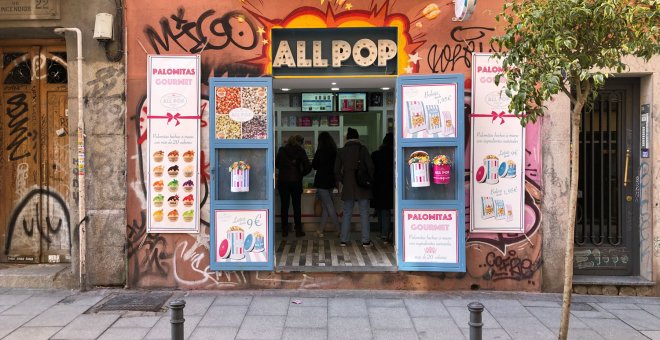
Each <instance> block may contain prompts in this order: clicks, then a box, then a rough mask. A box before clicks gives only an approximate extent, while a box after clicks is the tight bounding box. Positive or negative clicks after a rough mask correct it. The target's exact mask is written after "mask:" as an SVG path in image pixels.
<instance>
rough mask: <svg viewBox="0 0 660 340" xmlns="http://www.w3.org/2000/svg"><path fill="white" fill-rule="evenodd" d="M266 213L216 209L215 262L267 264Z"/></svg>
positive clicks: (265, 211)
mask: <svg viewBox="0 0 660 340" xmlns="http://www.w3.org/2000/svg"><path fill="white" fill-rule="evenodd" d="M268 240H269V238H268V210H216V211H215V241H216V242H215V244H216V249H214V250H213V251H215V256H216V259H217V262H268V252H269V251H268V250H269V247H270V244H268Z"/></svg>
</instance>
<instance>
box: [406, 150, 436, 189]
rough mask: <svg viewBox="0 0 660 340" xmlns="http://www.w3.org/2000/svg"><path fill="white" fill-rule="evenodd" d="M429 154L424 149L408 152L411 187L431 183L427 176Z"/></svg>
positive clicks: (425, 185)
mask: <svg viewBox="0 0 660 340" xmlns="http://www.w3.org/2000/svg"><path fill="white" fill-rule="evenodd" d="M429 163H430V159H429V154H428V153H426V152H424V151H415V152H413V153H412V154H410V158H409V159H408V165H409V166H410V181H411V186H412V187H413V188H420V187H428V186H430V185H431V183H430V176H429Z"/></svg>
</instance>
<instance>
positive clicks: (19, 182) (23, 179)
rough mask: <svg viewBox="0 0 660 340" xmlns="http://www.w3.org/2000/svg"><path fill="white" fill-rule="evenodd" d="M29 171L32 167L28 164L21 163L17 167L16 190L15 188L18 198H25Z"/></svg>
mask: <svg viewBox="0 0 660 340" xmlns="http://www.w3.org/2000/svg"><path fill="white" fill-rule="evenodd" d="M29 171H30V166H29V165H28V164H27V163H19V164H18V166H17V167H16V188H14V190H15V193H16V197H23V195H24V194H25V192H26V191H27V181H28V178H29V173H28V172H29Z"/></svg>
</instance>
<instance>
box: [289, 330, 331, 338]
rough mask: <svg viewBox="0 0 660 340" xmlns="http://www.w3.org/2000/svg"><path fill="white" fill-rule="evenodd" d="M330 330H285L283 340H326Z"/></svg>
mask: <svg viewBox="0 0 660 340" xmlns="http://www.w3.org/2000/svg"><path fill="white" fill-rule="evenodd" d="M327 338H328V330H327V329H325V328H284V334H282V340H326V339H327Z"/></svg>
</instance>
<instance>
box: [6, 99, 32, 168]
mask: <svg viewBox="0 0 660 340" xmlns="http://www.w3.org/2000/svg"><path fill="white" fill-rule="evenodd" d="M26 99H27V95H26V94H25V93H18V94H15V95H14V96H12V97H10V98H9V99H7V112H6V113H7V116H9V121H8V122H7V127H8V128H9V135H10V136H14V138H13V139H11V142H10V143H9V144H7V148H6V150H7V151H9V160H10V161H17V160H20V159H23V158H25V157H29V156H30V155H31V153H30V151H23V152H22V153H20V154H18V155H17V154H16V152H17V151H18V149H19V148H20V147H21V146H22V145H23V143H25V142H26V141H27V140H28V139H31V138H32V139H34V137H36V131H28V127H27V126H26V125H27V123H28V117H27V115H26V113H27V112H28V104H27V102H26V101H25V100H26Z"/></svg>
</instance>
